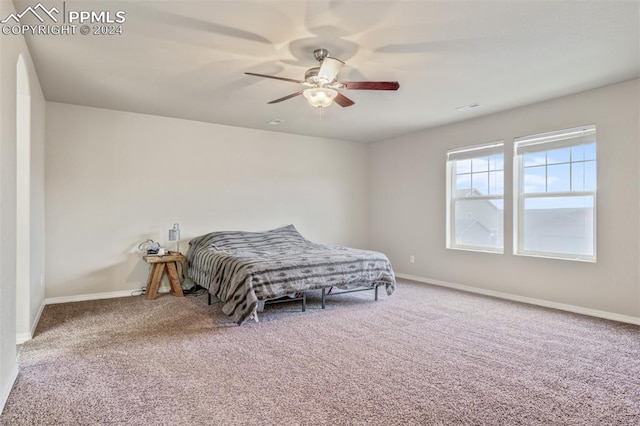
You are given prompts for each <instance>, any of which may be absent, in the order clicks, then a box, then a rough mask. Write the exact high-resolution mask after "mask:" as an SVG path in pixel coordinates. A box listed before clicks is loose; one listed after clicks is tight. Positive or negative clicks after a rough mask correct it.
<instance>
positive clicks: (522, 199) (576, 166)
mask: <svg viewBox="0 0 640 426" xmlns="http://www.w3.org/2000/svg"><path fill="white" fill-rule="evenodd" d="M590 127H592V129H591V133H590V134H592V135H593V138H591V139H590V140H589V141H583V142H581V143H580V142H578V143H575V144H571V145H569V146H568V147H567V146H564V148H563V147H557V146H554V140H550V141H549V142H546V144H548V145H549V146H550V148H549V149H546V150H540V151H533V152H530V151H527V150H526V148H525V149H524V150H523V151H524V152H519V149H518V143H517V142H516V159H515V161H514V165H515V166H516V170H515V172H516V173H517V180H516V182H517V187H516V188H514V189H515V190H516V191H517V193H516V194H517V196H516V197H514V201H515V202H516V203H517V204H516V205H515V206H514V207H515V212H514V213H515V216H514V220H515V225H516V226H514V229H516V230H517V234H515V235H514V239H515V244H514V254H521V255H533V256H541V257H551V258H562V259H571V260H583V261H593V262H595V259H596V245H595V235H596V234H595V226H596V222H595V214H596V211H595V208H596V189H597V188H596V187H597V184H596V180H597V173H596V171H597V170H596V164H597V159H596V152H595V148H596V142H595V126H590ZM563 149H565V150H567V151H568V161H567V160H565V161H555V160H554V159H553V158H550V153H552V152H555V153H558V152H560V151H562V150H563ZM543 152H544V164H542V163H541V162H539V163H538V164H531V163H530V164H527V162H526V161H525V158H526V157H527V155H529V156H531V157H533V158H534V159H535V157H536V155H537V156H538V157H541V154H542V153H543ZM530 159H531V158H530ZM530 159H529V160H530ZM550 166H551V167H553V166H568V174H567V178H568V187H567V188H566V189H557V188H556V189H554V188H550V184H551V182H550V176H551V177H553V176H554V175H553V173H550V172H549V167H550ZM536 168H538V169H542V170H544V185H538V186H539V187H538V188H536V189H537V190H535V191H532V190H528V188H527V185H526V184H527V182H525V180H526V177H527V176H529V177H530V178H531V176H535V175H534V174H531V173H529V174H528V173H527V172H529V171H531V170H534V169H536ZM576 175H577V176H576ZM589 178H591V182H589ZM542 189H544V190H542ZM527 200H539V201H537V202H536V207H530V208H529V209H527V208H526V202H527ZM553 200H557V201H553ZM545 203H547V204H548V203H553V204H556V205H559V204H562V203H564V205H563V206H562V207H561V208H572V207H573V208H575V207H576V206H581V207H582V209H586V210H584V211H583V212H582V216H578V217H579V219H581V222H580V223H581V224H582V225H583V227H582V229H581V232H583V235H579V233H580V232H578V233H576V235H573V237H574V238H576V239H578V238H582V239H583V243H584V242H585V241H586V242H590V244H591V247H592V248H591V249H590V250H587V251H586V252H585V251H584V250H583V252H580V250H581V249H574V250H571V249H567V250H564V251H563V250H557V251H554V250H548V249H546V250H540V249H538V250H531V249H527V248H526V244H525V223H524V222H525V215H526V214H529V215H531V214H533V213H532V210H531V209H533V210H534V211H535V210H537V209H540V208H541V206H542V205H544V204H545ZM589 210H591V211H589ZM566 225H567V227H571V226H572V225H575V223H574V222H567V223H566ZM548 231H549V230H547V234H546V237H549V236H552V237H557V239H558V241H559V243H558V244H559V245H561V244H563V243H564V242H560V241H561V239H562V238H566V237H565V236H564V235H563V236H557V235H552V233H551V232H548ZM532 236H533V237H537V238H541V237H540V235H537V234H535V232H534V233H533V234H532V233H531V230H529V239H531V238H532ZM565 248H566V247H565ZM572 251H573V252H572ZM589 251H590V252H589Z"/></svg>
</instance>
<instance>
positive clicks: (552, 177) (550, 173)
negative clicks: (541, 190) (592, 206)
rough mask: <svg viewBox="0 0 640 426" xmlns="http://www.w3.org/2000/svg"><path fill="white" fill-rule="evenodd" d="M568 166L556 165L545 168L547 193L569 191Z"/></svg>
mask: <svg viewBox="0 0 640 426" xmlns="http://www.w3.org/2000/svg"><path fill="white" fill-rule="evenodd" d="M569 173H570V166H569V164H556V165H553V166H548V167H547V192H568V191H569V190H571V186H570V181H569Z"/></svg>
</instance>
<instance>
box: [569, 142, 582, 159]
mask: <svg viewBox="0 0 640 426" xmlns="http://www.w3.org/2000/svg"><path fill="white" fill-rule="evenodd" d="M582 160H584V145H578V146H572V147H571V161H582Z"/></svg>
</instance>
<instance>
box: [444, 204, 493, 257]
mask: <svg viewBox="0 0 640 426" xmlns="http://www.w3.org/2000/svg"><path fill="white" fill-rule="evenodd" d="M501 201H502V200H499V199H496V200H493V201H490V200H458V201H456V203H455V212H454V218H455V244H456V245H462V246H476V247H489V248H502V246H503V239H504V237H503V235H502V229H503V226H502V225H503V217H504V215H503V212H504V210H503V209H501V208H499V207H497V206H496V204H500V205H501V204H502V203H501Z"/></svg>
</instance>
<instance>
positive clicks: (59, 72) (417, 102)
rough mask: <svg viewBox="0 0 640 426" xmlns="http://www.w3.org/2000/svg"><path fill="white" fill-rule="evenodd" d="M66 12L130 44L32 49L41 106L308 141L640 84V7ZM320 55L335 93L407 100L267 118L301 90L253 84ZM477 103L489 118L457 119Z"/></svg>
mask: <svg viewBox="0 0 640 426" xmlns="http://www.w3.org/2000/svg"><path fill="white" fill-rule="evenodd" d="M14 3H15V5H16V10H17V11H18V12H20V11H21V10H23V9H24V8H25V7H26V6H29V5H30V4H33V3H34V2H33V1H15V2H14ZM44 3H45V4H47V5H52V4H58V3H59V4H60V6H59V8H60V9H61V10H62V7H61V4H62V1H58V2H56V1H44ZM64 6H65V7H66V10H80V9H82V10H111V11H116V10H124V11H125V12H126V22H125V23H124V24H123V27H122V28H123V31H124V34H123V35H121V36H97V35H86V36H83V35H80V34H77V35H74V36H29V37H27V39H28V40H27V42H28V45H29V48H30V50H31V53H32V56H33V59H34V62H35V65H36V69H37V71H38V75H39V78H40V83H41V85H42V88H43V90H44V94H45V97H46V99H47V100H49V101H55V102H65V103H71V104H78V105H87V106H93V107H100V108H109V109H116V110H123V111H133V112H140V113H147V114H154V115H160V116H168V117H177V118H184V119H190V120H198V121H205V122H211V123H220V124H226V125H232V126H241V127H248V128H255V129H265V130H272V131H278V132H286V133H295V134H301V135H312V136H320V137H330V138H337V139H343V140H352V141H363V142H371V141H377V140H382V139H387V138H391V137H395V136H398V135H401V134H406V133H411V132H416V131H419V130H422V129H426V128H429V127H433V126H437V125H441V124H445V123H451V122H454V121H459V120H464V119H468V118H471V117H477V116H480V115H485V114H490V113H493V112H497V111H501V110H505V109H510V108H514V107H517V106H520V105H526V104H530V103H533V102H538V101H542V100H545V99H551V98H555V97H558V96H563V95H567V94H571V93H576V92H580V91H584V90H588V89H591V88H595V87H600V86H604V85H608V84H612V83H616V82H620V81H625V80H629V79H634V78H638V77H639V76H640V40H639V23H640V12H639V2H638V1H627V2H618V1H589V2H581V1H551V2H549V1H536V2H528V1H371V0H369V1H348V0H333V1H324V0H310V1H302V0H301V1H269V0H262V1H240V0H235V1H128V2H113V1H91V2H86V1H84V2H80V1H72V0H67V1H66V3H65V4H64ZM319 47H324V48H327V49H329V50H330V52H331V55H332V56H334V57H337V58H339V59H342V60H343V61H345V62H346V65H345V67H344V68H343V69H342V71H341V73H340V75H339V77H340V79H341V80H353V81H359V80H385V81H386V80H397V81H399V82H400V89H399V90H398V91H397V92H386V91H355V90H351V91H344V92H343V93H344V94H345V95H347V96H348V97H350V98H351V99H352V100H354V101H355V102H356V104H355V105H354V106H351V107H349V108H341V107H339V106H338V105H332V106H330V107H329V108H327V109H326V110H324V112H323V114H322V118H321V119H320V114H319V111H318V110H316V109H314V108H312V107H310V106H308V104H306V101H305V100H304V98H303V97H301V96H298V97H296V98H293V99H290V100H288V101H285V102H282V103H279V104H274V105H267V102H268V101H271V100H273V99H277V98H280V97H282V96H285V95H287V94H290V93H294V92H296V91H298V90H300V88H301V86H299V85H297V84H294V83H288V82H283V81H277V80H271V79H261V78H257V77H251V76H246V75H244V74H243V73H244V72H245V71H250V72H256V73H263V74H273V75H277V76H281V77H288V78H294V79H303V76H304V71H305V70H306V69H307V68H310V67H312V66H316V65H317V62H316V61H315V59H314V58H313V50H314V49H316V48H319ZM471 103H479V104H481V107H480V108H476V109H474V110H469V111H466V112H460V111H457V110H456V109H455V108H456V107H459V106H462V105H466V104H471ZM274 118H279V119H282V120H284V123H283V124H281V125H279V126H269V125H267V124H266V123H267V122H268V121H270V120H272V119H274ZM187 137H188V135H187Z"/></svg>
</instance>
